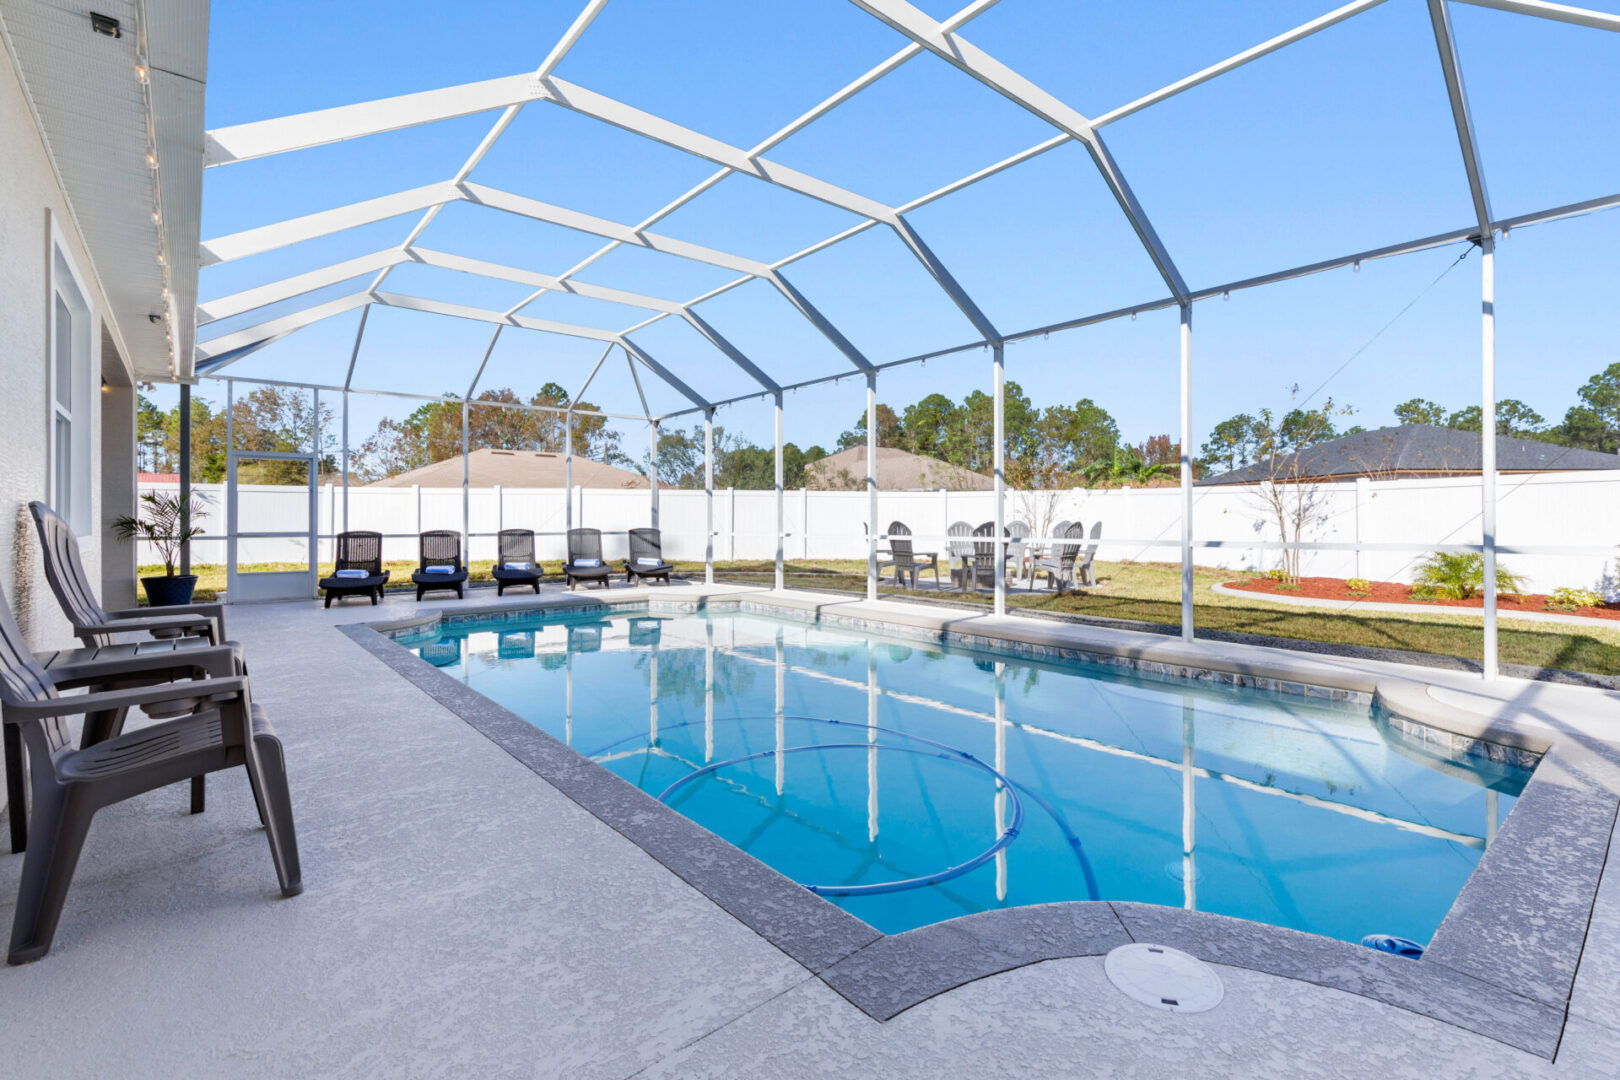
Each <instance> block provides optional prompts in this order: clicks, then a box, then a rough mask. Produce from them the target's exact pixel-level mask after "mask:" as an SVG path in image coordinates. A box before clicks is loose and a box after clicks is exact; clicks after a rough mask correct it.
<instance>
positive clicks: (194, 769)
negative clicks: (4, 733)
mask: <svg viewBox="0 0 1620 1080" xmlns="http://www.w3.org/2000/svg"><path fill="white" fill-rule="evenodd" d="M135 707H153V708H155V709H157V710H158V711H161V712H164V713H165V714H177V715H173V718H172V719H167V720H162V721H159V722H157V723H154V724H152V725H150V726H148V727H144V728H141V729H140V730H137V731H131V732H125V733H124V734H121V735H118V736H115V737H113V738H110V739H107V740H106V741H104V742H99V743H96V744H95V745H94V746H89V747H85V748H84V749H81V750H75V749H74V748H73V744H72V740H71V738H70V735H69V732H68V724H67V718H68V717H69V716H73V715H77V714H80V713H105V712H112V711H117V710H124V709H130V708H135ZM0 722H3V723H5V724H6V725H7V726H16V727H17V728H18V729H19V730H20V732H21V735H22V741H23V742H24V744H26V745H27V747H28V757H29V769H30V772H31V779H32V782H33V795H34V813H33V822H32V823H31V826H30V828H29V844H28V853H27V854H26V855H25V856H24V857H23V869H22V881H21V884H20V885H19V887H18V893H17V910H16V914H15V918H14V920H13V922H12V930H11V945H10V950H9V952H8V953H7V957H6V959H7V961H8V962H9V963H12V964H24V963H28V962H29V961H31V960H38V959H39V958H40V957H42V956H44V955H45V954H46V953H47V952H49V951H50V947H51V942H52V940H53V939H54V938H55V936H56V927H57V923H58V921H59V920H60V918H61V915H62V906H63V903H64V902H65V901H66V899H67V892H68V886H69V885H70V884H71V883H72V881H73V872H74V870H75V869H76V867H77V866H78V862H79V854H80V852H81V851H82V850H83V848H84V841H85V837H86V835H87V834H88V832H89V829H90V822H91V820H92V819H93V818H94V817H95V814H96V811H98V810H100V809H102V808H103V807H107V806H111V805H112V804H114V803H117V802H122V801H124V800H125V799H129V798H132V797H134V796H136V795H139V794H142V793H144V792H147V791H151V790H153V789H154V788H159V787H163V786H165V785H168V784H173V783H176V782H178V781H181V780H186V779H189V778H190V777H193V776H200V775H202V774H204V773H210V772H219V771H221V770H224V769H232V768H236V767H237V766H243V767H245V768H246V770H247V774H248V783H249V784H250V785H251V786H252V788H253V797H254V801H255V802H256V803H257V805H258V808H259V820H260V822H261V823H262V824H263V825H264V827H265V831H266V833H267V835H268V837H269V840H270V856H271V859H272V861H273V862H274V863H275V868H276V877H277V878H278V879H279V882H280V885H281V892H282V895H283V896H297V895H298V894H299V893H300V892H302V891H303V880H302V874H301V872H300V869H299V863H298V842H297V838H296V835H295V832H294V828H293V816H292V802H291V799H290V797H289V795H288V792H287V774H286V766H285V760H284V757H283V755H282V749H281V741H280V740H279V739H278V738H276V734H275V730H274V729H273V728H272V727H271V726H270V721H269V719H268V718H267V717H266V716H265V714H264V710H263V709H261V708H260V707H259V706H257V705H254V704H253V703H252V701H251V700H250V695H249V690H248V681H247V678H246V677H245V676H242V675H231V676H227V677H224V678H213V679H201V680H197V681H194V682H180V683H168V684H165V685H160V686H146V687H140V688H136V689H125V690H107V691H100V692H93V693H90V694H84V695H75V696H72V697H61V696H60V695H59V694H58V687H57V685H56V683H55V681H54V680H53V679H52V678H51V676H50V674H49V673H48V672H47V671H46V670H45V669H44V668H42V667H41V666H40V665H39V663H38V662H37V661H36V660H35V659H34V656H33V654H32V653H30V652H29V651H28V649H27V647H26V646H25V645H24V644H23V641H22V634H21V632H20V631H19V630H18V629H17V623H16V620H15V619H13V618H12V616H11V609H10V607H9V605H7V604H6V603H5V600H4V596H3V594H0Z"/></svg>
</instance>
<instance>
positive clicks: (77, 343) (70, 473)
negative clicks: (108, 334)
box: [46, 221, 92, 536]
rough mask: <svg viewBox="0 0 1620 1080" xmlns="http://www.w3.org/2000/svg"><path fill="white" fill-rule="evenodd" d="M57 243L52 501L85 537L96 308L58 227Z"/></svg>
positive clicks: (51, 338) (51, 347)
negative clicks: (92, 307)
mask: <svg viewBox="0 0 1620 1080" xmlns="http://www.w3.org/2000/svg"><path fill="white" fill-rule="evenodd" d="M51 240H52V243H51V267H50V271H51V272H50V284H51V316H50V327H49V334H48V355H49V357H50V361H49V368H48V378H49V384H50V385H49V394H48V400H49V402H50V408H49V413H48V415H47V417H46V425H47V431H48V436H47V442H46V445H47V446H48V447H49V453H50V460H49V462H48V473H47V477H46V497H47V498H48V499H49V500H50V503H51V508H52V509H54V510H55V511H56V512H57V513H58V514H60V515H62V517H63V518H64V519H65V520H66V521H67V522H68V524H69V525H71V526H73V528H74V530H75V531H76V532H78V533H79V534H80V535H81V536H83V535H86V534H88V533H89V532H90V430H91V410H92V404H91V398H90V390H91V385H90V384H91V381H92V380H91V377H90V376H91V366H90V343H91V332H90V324H91V319H90V305H89V304H88V303H87V302H86V300H85V296H86V293H85V290H84V286H83V285H82V284H81V279H80V277H79V274H78V271H77V269H76V268H75V267H74V265H73V262H72V259H71V258H70V257H69V256H68V254H67V251H66V249H65V247H64V245H63V243H62V240H61V236H60V234H59V233H58V232H57V230H56V228H55V223H54V221H53V222H52V229H51Z"/></svg>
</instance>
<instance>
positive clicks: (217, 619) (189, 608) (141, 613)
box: [107, 604, 225, 641]
mask: <svg viewBox="0 0 1620 1080" xmlns="http://www.w3.org/2000/svg"><path fill="white" fill-rule="evenodd" d="M159 611H161V613H162V614H163V615H200V616H203V617H205V618H209V619H212V620H214V628H215V629H216V630H217V631H218V632H219V640H220V641H224V640H225V605H224V604H173V605H168V606H165V607H163V608H161V609H153V608H149V607H145V608H139V607H138V608H124V609H122V610H119V611H109V612H107V617H108V618H109V619H114V620H123V619H139V618H144V617H147V616H151V615H156V614H158V613H159Z"/></svg>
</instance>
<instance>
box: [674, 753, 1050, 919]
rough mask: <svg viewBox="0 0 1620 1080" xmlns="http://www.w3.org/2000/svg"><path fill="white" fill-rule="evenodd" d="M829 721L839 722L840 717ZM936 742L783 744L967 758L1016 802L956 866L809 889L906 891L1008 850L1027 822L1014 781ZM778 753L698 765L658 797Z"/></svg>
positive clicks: (954, 875) (820, 891)
mask: <svg viewBox="0 0 1620 1080" xmlns="http://www.w3.org/2000/svg"><path fill="white" fill-rule="evenodd" d="M829 722H831V723H838V722H839V721H829ZM849 726H851V727H856V726H861V727H864V726H865V725H854V724H851V725H849ZM919 738H920V737H919ZM921 741H922V742H928V743H933V740H932V739H921ZM933 745H934V746H936V747H938V748H939V749H935V750H923V749H919V748H918V747H914V746H895V745H894V744H892V743H874V742H852V743H811V744H809V745H806V746H787V747H783V748H782V750H781V753H783V754H799V753H805V752H808V751H812V750H895V751H898V752H900V753H905V754H925V755H928V756H930V757H937V758H940V759H941V760H944V761H965V762H967V763H968V764H969V765H973V766H975V767H976V768H979V769H983V770H984V771H985V772H987V773H989V774H990V775H991V776H992V777H994V778H995V780H996V782H997V783H998V784H1000V785H1001V788H1002V790H1003V791H1005V792H1006V793H1007V796H1008V800H1009V801H1010V802H1011V803H1012V822H1011V823H1010V824H1009V825H1008V826H1007V827H1006V828H1005V829H1003V830H1002V832H1001V835H999V836H997V837H996V839H995V841H994V842H993V843H992V844H991V845H990V846H989V847H987V848H985V849H984V850H983V851H981V852H979V853H978V854H977V855H975V856H973V858H971V859H968V860H967V861H966V862H960V863H957V864H956V865H955V866H948V867H946V868H945V869H944V870H940V871H937V872H935V873H932V874H924V875H922V876H921V877H912V878H902V879H901V880H899V881H882V882H876V883H873V884H871V885H811V884H809V883H808V882H801V884H803V885H804V887H805V888H806V889H809V890H810V891H811V892H813V893H815V894H817V895H818V896H881V895H882V894H884V893H894V892H904V891H905V890H907V889H920V888H922V887H923V886H925V885H937V884H939V883H940V882H942V881H949V880H951V879H952V878H957V877H961V876H962V875H963V874H966V873H970V872H971V871H974V870H977V869H978V868H979V867H981V866H983V865H984V864H985V863H987V862H989V861H990V860H991V859H993V858H995V857H996V855H997V854H998V853H1000V852H1001V851H1002V850H1004V849H1005V848H1006V847H1007V845H1008V844H1010V843H1012V842H1013V841H1014V840H1016V839H1017V838H1018V830H1019V829H1020V828H1021V827H1022V826H1023V824H1024V804H1023V801H1022V800H1021V799H1019V797H1018V792H1017V791H1016V790H1015V789H1014V786H1013V783H1012V781H1010V780H1008V779H1007V777H1006V776H1004V775H1003V774H1002V773H1001V771H1000V770H998V769H996V768H995V767H994V766H992V765H986V764H985V763H984V762H983V761H980V760H979V759H978V758H976V757H974V756H973V755H972V754H969V753H967V752H965V751H962V750H955V749H952V748H950V747H947V746H944V744H942V743H933ZM776 755H777V751H776V750H761V751H760V752H759V753H757V754H744V755H742V756H741V757H734V758H727V759H726V760H725V761H716V762H714V763H713V764H710V765H705V766H704V767H703V768H701V769H698V770H696V771H695V772H690V773H687V774H686V775H685V776H683V777H681V778H680V779H679V780H677V781H675V782H674V783H673V784H671V785H669V787H667V788H665V789H664V790H663V791H662V792H660V793H659V795H658V801H659V802H661V803H668V802H669V797H670V796H671V795H673V794H675V792H677V791H679V790H680V789H681V788H683V787H685V786H686V785H687V784H690V783H692V782H693V781H694V780H697V779H699V778H700V777H703V776H707V775H709V774H710V773H713V772H716V771H718V770H720V769H724V768H726V767H727V766H730V765H740V764H742V763H743V762H745V761H756V760H758V759H760V758H768V757H775V756H776Z"/></svg>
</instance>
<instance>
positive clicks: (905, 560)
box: [889, 521, 916, 570]
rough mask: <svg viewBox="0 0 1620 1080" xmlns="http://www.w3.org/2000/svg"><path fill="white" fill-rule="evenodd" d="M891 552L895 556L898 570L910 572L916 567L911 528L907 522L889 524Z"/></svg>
mask: <svg viewBox="0 0 1620 1080" xmlns="http://www.w3.org/2000/svg"><path fill="white" fill-rule="evenodd" d="M889 550H890V551H891V552H892V553H893V555H894V565H895V566H896V567H897V568H898V569H901V570H910V569H911V568H912V567H913V566H915V565H916V562H915V560H914V559H913V558H912V550H911V527H910V526H909V525H907V524H906V523H905V522H903V521H891V522H889Z"/></svg>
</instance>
